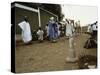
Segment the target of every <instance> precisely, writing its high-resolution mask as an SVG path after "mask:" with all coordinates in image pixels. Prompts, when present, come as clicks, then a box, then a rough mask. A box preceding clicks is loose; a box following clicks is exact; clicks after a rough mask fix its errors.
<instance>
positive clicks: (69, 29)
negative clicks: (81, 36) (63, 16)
mask: <svg viewBox="0 0 100 75" xmlns="http://www.w3.org/2000/svg"><path fill="white" fill-rule="evenodd" d="M72 24H73V23H71V21H67V24H66V36H68V37H69V49H68V54H67V55H68V56H67V58H66V60H67V62H75V61H76V60H78V58H77V57H76V52H75V46H74V45H75V43H74V35H75V29H74V27H73V25H72Z"/></svg>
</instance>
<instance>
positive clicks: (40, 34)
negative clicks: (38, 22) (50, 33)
mask: <svg viewBox="0 0 100 75" xmlns="http://www.w3.org/2000/svg"><path fill="white" fill-rule="evenodd" d="M43 34H44V32H43V30H42V29H41V27H40V28H39V30H38V31H37V35H38V40H39V41H40V42H42V41H43Z"/></svg>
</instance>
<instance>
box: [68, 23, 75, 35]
mask: <svg viewBox="0 0 100 75" xmlns="http://www.w3.org/2000/svg"><path fill="white" fill-rule="evenodd" d="M74 31H75V29H74V27H73V26H72V25H70V24H68V23H67V24H66V36H70V37H72V36H73V32H74Z"/></svg>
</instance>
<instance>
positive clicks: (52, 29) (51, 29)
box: [48, 17, 58, 42]
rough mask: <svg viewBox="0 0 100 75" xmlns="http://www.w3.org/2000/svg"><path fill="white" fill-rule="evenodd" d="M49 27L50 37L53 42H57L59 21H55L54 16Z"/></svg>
mask: <svg viewBox="0 0 100 75" xmlns="http://www.w3.org/2000/svg"><path fill="white" fill-rule="evenodd" d="M48 27H49V39H50V40H51V41H52V42H55V41H56V39H57V37H58V36H57V33H58V29H57V23H56V22H55V21H54V17H51V18H50V21H49V23H48Z"/></svg>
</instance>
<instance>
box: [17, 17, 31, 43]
mask: <svg viewBox="0 0 100 75" xmlns="http://www.w3.org/2000/svg"><path fill="white" fill-rule="evenodd" d="M18 25H19V26H20V28H21V29H22V40H23V42H24V43H25V44H28V43H30V42H31V40H32V34H31V29H30V24H29V22H28V21H27V17H25V18H24V21H22V22H20V23H19V24H18Z"/></svg>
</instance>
